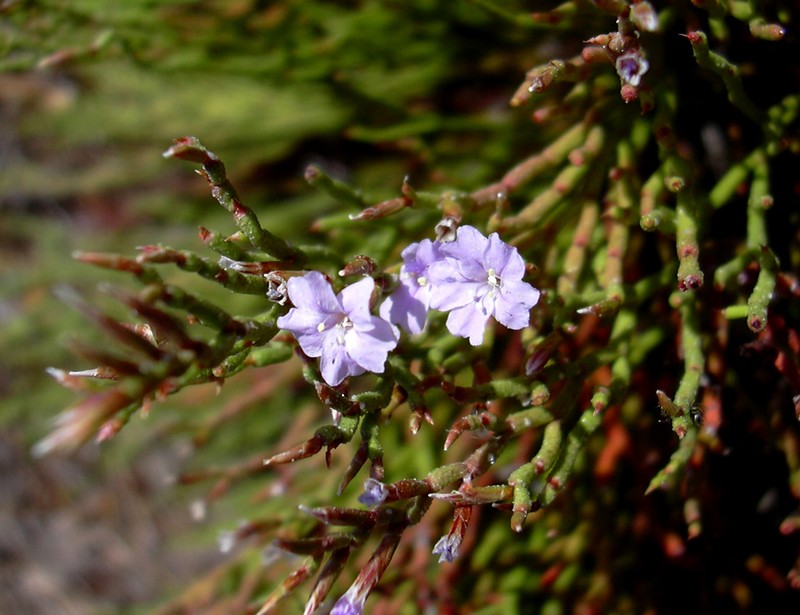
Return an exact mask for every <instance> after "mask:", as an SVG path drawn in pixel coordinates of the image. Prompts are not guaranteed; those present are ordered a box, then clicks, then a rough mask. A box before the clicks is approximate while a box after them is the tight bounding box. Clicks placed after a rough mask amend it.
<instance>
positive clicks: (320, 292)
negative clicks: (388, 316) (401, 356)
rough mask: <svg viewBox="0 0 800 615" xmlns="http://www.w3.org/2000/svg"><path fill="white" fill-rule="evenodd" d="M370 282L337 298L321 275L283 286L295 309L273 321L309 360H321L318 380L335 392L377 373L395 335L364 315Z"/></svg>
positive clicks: (388, 327)
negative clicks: (360, 377) (355, 378)
mask: <svg viewBox="0 0 800 615" xmlns="http://www.w3.org/2000/svg"><path fill="white" fill-rule="evenodd" d="M374 286H375V282H374V281H373V279H372V278H364V279H363V280H361V281H359V282H356V283H355V284H352V285H351V286H348V287H347V288H345V289H344V290H342V292H340V293H339V294H338V295H334V294H333V288H331V285H330V283H329V282H328V281H327V280H326V279H325V276H323V275H322V274H321V273H319V272H317V271H311V272H309V273H307V274H305V275H304V276H302V277H295V278H291V279H290V280H289V281H288V282H287V284H286V287H287V292H288V294H289V299H290V300H291V302H292V304H293V305H294V307H293V308H292V309H291V310H289V312H288V313H287V314H286V315H285V316H281V317H280V318H278V321H277V324H278V326H279V327H280V328H282V329H286V330H287V331H290V332H291V333H292V334H293V335H294V336H295V337H296V338H297V341H298V343H299V344H300V348H302V349H303V352H305V353H306V354H307V355H308V356H309V357H320V371H321V372H322V378H323V379H324V380H325V382H327V383H328V384H329V385H331V386H336V385H337V384H339V383H340V382H342V380H344V379H345V378H347V377H348V376H357V375H359V374H363V373H364V372H365V371H370V372H375V373H378V374H379V373H382V372H383V367H384V364H385V363H386V358H387V356H388V354H389V351H390V350H392V349H393V348H394V347H395V346H397V340H398V337H399V332H398V330H397V329H396V328H395V327H393V326H392V325H391V324H389V323H388V322H386V321H385V320H382V319H380V318H378V317H377V316H373V315H372V314H370V311H369V304H370V296H371V295H372V289H373V287H374Z"/></svg>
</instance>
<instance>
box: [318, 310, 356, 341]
mask: <svg viewBox="0 0 800 615" xmlns="http://www.w3.org/2000/svg"><path fill="white" fill-rule="evenodd" d="M327 322H328V324H326V321H324V320H323V321H322V322H321V323H319V324H318V325H317V331H318V332H320V333H322V332H323V331H326V330H327V329H329V328H330V329H333V330H334V335H335V336H336V343H337V344H344V335H345V333H346V332H347V330H348V329H352V328H353V321H352V320H350V318H349V317H348V316H346V315H344V314H342V315H341V319H340V320H339V321H337V322H335V323H332V324H333V326H332V327H329V324H331V323H330V318H329V319H328V321H327Z"/></svg>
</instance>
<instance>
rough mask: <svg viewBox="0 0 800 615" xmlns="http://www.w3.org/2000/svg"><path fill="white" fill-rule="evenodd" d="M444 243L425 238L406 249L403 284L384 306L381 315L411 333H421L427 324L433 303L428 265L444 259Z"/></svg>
mask: <svg viewBox="0 0 800 615" xmlns="http://www.w3.org/2000/svg"><path fill="white" fill-rule="evenodd" d="M440 246H441V244H440V243H439V242H438V241H437V242H433V241H431V240H430V239H425V240H423V241H421V242H420V243H412V244H411V245H410V246H408V247H407V248H406V249H405V250H403V253H402V257H403V262H404V264H403V267H402V268H401V269H400V286H398V287H397V289H396V290H395V291H394V292H393V293H392V294H391V295H390V296H389V297H388V298H387V299H386V301H384V302H383V305H381V309H380V314H381V318H383V319H384V320H388V321H389V322H391V323H395V324H398V325H400V326H401V327H403V328H404V329H406V330H407V331H408V332H409V333H419V332H420V331H422V328H423V327H424V326H425V320H426V319H427V314H428V308H429V307H430V302H431V285H430V283H429V280H428V267H429V266H430V265H431V264H432V263H435V262H437V261H439V260H441V259H442V258H444V257H443V256H442V254H441V253H440V251H439V247H440Z"/></svg>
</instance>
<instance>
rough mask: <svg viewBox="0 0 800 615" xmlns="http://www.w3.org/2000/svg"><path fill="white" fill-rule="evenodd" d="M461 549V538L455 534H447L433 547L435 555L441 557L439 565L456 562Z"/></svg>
mask: <svg viewBox="0 0 800 615" xmlns="http://www.w3.org/2000/svg"><path fill="white" fill-rule="evenodd" d="M460 548H461V537H460V536H457V535H455V534H445V535H444V536H442V537H441V538H440V539H439V540H438V541H436V544H435V545H434V546H433V554H434V555H438V556H439V563H440V564H442V563H444V562H447V563H448V564H449V563H450V562H453V561H455V559H456V558H457V557H458V551H459V549H460Z"/></svg>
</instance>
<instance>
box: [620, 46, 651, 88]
mask: <svg viewBox="0 0 800 615" xmlns="http://www.w3.org/2000/svg"><path fill="white" fill-rule="evenodd" d="M615 66H616V68H617V74H618V75H619V77H620V79H622V81H623V82H625V83H630V84H631V85H632V86H633V87H639V83H640V82H641V81H642V75H644V74H645V73H646V72H647V69H649V68H650V63H649V62H648V61H647V60H645V59H644V57H643V56H642V54H641V53H640V52H639V51H628V52H627V53H623V54H622V55H621V56H619V57H618V58H617V61H616V64H615Z"/></svg>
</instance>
